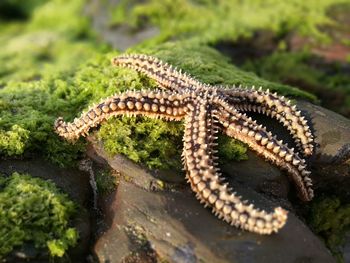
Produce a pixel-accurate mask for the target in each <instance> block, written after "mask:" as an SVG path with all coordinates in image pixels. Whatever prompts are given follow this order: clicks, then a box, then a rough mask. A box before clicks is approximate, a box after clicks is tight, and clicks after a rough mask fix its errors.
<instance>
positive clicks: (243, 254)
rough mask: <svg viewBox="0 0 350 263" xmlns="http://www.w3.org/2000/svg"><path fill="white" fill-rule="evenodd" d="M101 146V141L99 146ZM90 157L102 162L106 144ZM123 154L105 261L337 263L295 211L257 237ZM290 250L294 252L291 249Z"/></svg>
mask: <svg viewBox="0 0 350 263" xmlns="http://www.w3.org/2000/svg"><path fill="white" fill-rule="evenodd" d="M94 147H95V145H94ZM97 152H98V153H96V151H95V152H93V150H92V149H90V152H89V156H91V157H92V158H94V159H95V160H97V161H98V158H97V156H98V155H99V154H100V153H101V152H102V150H101V148H100V149H97ZM123 158H124V157H122V156H118V157H117V158H116V159H117V161H116V160H115V159H114V158H113V157H109V158H107V162H108V163H109V164H110V165H111V166H112V167H114V166H115V164H116V163H120V162H122V164H123V165H120V166H118V165H117V167H114V168H118V169H119V172H120V174H121V177H120V178H119V180H120V182H119V185H118V187H117V189H116V190H115V191H113V192H112V193H110V194H109V195H108V196H105V197H104V198H103V200H100V202H101V209H102V212H103V214H104V215H105V226H104V229H101V231H100V235H99V237H98V238H97V241H96V243H95V245H94V248H93V249H94V253H95V254H96V256H97V258H98V260H99V261H101V262H158V261H165V262H167V261H168V262H233V261H234V262H257V261H258V262H304V261H306V260H307V261H308V262H335V260H334V259H333V257H332V256H331V254H330V252H329V251H328V250H327V249H326V248H325V246H324V244H323V243H322V241H321V240H320V239H319V238H318V237H316V236H315V235H314V234H313V233H312V232H311V231H310V230H309V229H308V227H307V226H306V225H305V224H304V223H303V222H302V221H301V220H300V219H298V217H297V216H296V215H294V214H293V213H292V212H290V213H289V218H288V222H287V224H286V226H285V227H284V228H283V229H281V231H280V232H279V233H278V234H273V235H270V236H263V235H257V234H254V233H250V232H247V231H242V230H239V229H237V228H235V227H232V226H230V225H229V224H227V223H226V222H223V221H221V220H219V219H218V218H217V217H215V216H214V215H213V214H212V213H211V211H210V210H209V209H206V208H204V207H203V206H202V205H201V204H200V203H199V202H198V201H197V200H196V198H195V196H194V194H193V192H192V191H191V190H190V187H189V185H187V184H183V183H164V182H163V184H162V185H160V187H154V186H155V185H159V183H158V179H156V178H155V177H154V176H153V175H152V174H151V173H150V172H148V171H147V170H146V169H143V168H142V167H140V166H138V165H136V164H134V163H132V162H129V161H128V160H127V159H126V158H124V159H123ZM233 186H234V187H235V190H237V192H238V193H239V194H240V195H242V196H243V198H244V199H247V200H249V201H250V202H252V203H254V204H255V205H256V206H257V207H259V208H262V209H266V210H269V211H271V210H272V209H273V207H275V206H278V205H279V203H277V202H274V201H271V200H269V199H268V198H266V196H265V195H263V194H259V193H257V192H256V191H254V190H252V188H250V187H246V186H245V185H242V184H241V183H239V182H235V183H234V185H233ZM286 251H288V253H286Z"/></svg>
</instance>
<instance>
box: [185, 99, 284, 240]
mask: <svg viewBox="0 0 350 263" xmlns="http://www.w3.org/2000/svg"><path fill="white" fill-rule="evenodd" d="M188 109H189V112H188V114H187V115H186V116H185V133H184V152H183V159H184V164H185V167H186V169H187V179H188V181H189V182H190V184H191V188H192V190H193V191H194V192H195V193H196V197H197V198H198V199H199V200H200V201H201V203H204V204H205V206H210V207H212V210H213V212H214V213H215V214H216V215H218V216H219V218H223V219H224V220H225V221H226V222H228V223H230V224H231V225H235V226H237V227H241V228H242V229H245V230H249V231H252V232H256V233H259V234H271V233H273V232H277V231H278V230H279V229H280V228H282V227H283V226H284V224H285V223H286V220H287V211H285V210H284V209H282V208H281V207H278V208H275V210H274V212H273V213H267V212H265V211H263V210H258V209H256V208H254V206H253V205H252V204H251V205H247V204H246V202H245V201H242V200H241V199H240V197H239V196H237V195H236V193H234V192H233V191H232V189H230V188H229V187H228V186H227V183H223V182H222V179H221V178H220V177H219V175H220V174H219V169H218V168H216V167H215V166H216V164H215V163H214V160H215V156H214V153H215V150H214V146H215V139H216V137H215V133H216V132H217V128H216V127H215V125H214V120H213V117H212V112H211V109H210V105H209V104H208V103H206V102H205V100H204V99H202V100H201V101H199V102H196V105H195V106H193V105H189V106H188Z"/></svg>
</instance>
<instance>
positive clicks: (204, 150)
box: [55, 55, 313, 234]
mask: <svg viewBox="0 0 350 263" xmlns="http://www.w3.org/2000/svg"><path fill="white" fill-rule="evenodd" d="M112 64H113V65H115V66H121V67H128V68H131V69H135V70H137V71H138V72H141V73H143V74H146V75H147V76H149V77H150V78H152V79H154V80H155V81H156V82H157V84H158V86H159V87H160V88H161V89H158V90H141V91H126V92H124V93H120V94H115V95H113V96H110V97H108V98H106V99H105V100H103V101H102V102H100V103H99V104H97V105H93V106H92V107H90V108H89V109H88V110H87V111H86V112H83V113H82V114H81V116H80V117H78V118H75V119H74V121H73V122H70V123H67V122H65V121H64V120H63V119H62V118H61V117H59V118H58V119H57V120H56V121H55V130H56V132H57V133H58V134H59V135H60V136H61V137H63V138H65V139H67V140H70V141H74V140H76V139H78V138H79V137H80V136H85V135H87V134H88V132H89V130H90V129H91V128H92V127H96V126H98V125H99V124H100V123H102V122H103V121H105V120H107V119H109V118H111V117H113V116H117V115H126V116H140V115H142V116H147V117H150V118H160V119H163V120H173V121H180V120H184V137H183V142H184V147H183V153H182V158H183V163H184V166H185V170H186V171H187V172H186V177H187V180H188V182H189V183H190V185H191V188H192V190H193V191H194V192H195V193H196V197H197V199H199V200H200V202H201V203H204V205H205V206H210V207H211V208H212V210H213V212H214V213H215V214H216V215H217V216H218V217H219V218H222V219H223V220H225V221H226V222H228V223H230V224H231V225H234V226H237V227H240V228H242V229H245V230H248V231H251V232H256V233H259V234H271V233H274V232H278V231H279V229H281V228H282V227H283V226H284V225H285V223H286V221H287V211H286V210H284V209H283V208H281V207H277V208H275V209H274V211H273V212H270V213H268V212H266V211H264V210H260V209H258V208H255V207H254V205H252V204H248V202H247V201H243V200H242V198H241V197H240V196H238V195H237V194H236V193H235V192H234V191H233V189H232V188H230V187H229V185H228V184H227V183H225V182H224V181H223V178H222V175H221V173H220V170H219V168H218V164H217V163H216V160H217V157H216V156H215V154H216V153H217V151H216V150H215V146H216V145H217V144H216V139H217V133H218V132H219V130H222V131H223V132H224V133H225V134H227V135H228V136H230V137H233V138H235V139H238V140H240V141H242V142H244V143H246V144H247V145H248V146H249V147H250V148H251V149H252V150H254V151H256V152H257V154H259V155H261V156H263V157H264V158H265V159H267V160H269V161H270V162H272V163H274V164H275V165H277V166H278V167H279V168H281V169H283V170H286V171H287V173H288V175H289V176H290V178H291V180H292V181H293V182H294V183H295V184H296V187H297V190H298V194H299V197H300V198H301V199H302V200H303V201H310V200H311V199H312V198H313V190H312V181H311V178H310V177H309V175H310V172H309V171H308V170H307V169H306V161H305V160H304V159H303V156H305V157H306V156H310V155H311V154H312V152H313V136H312V133H311V130H310V127H309V126H308V125H307V121H306V120H305V118H304V117H303V116H302V114H301V112H300V111H298V110H297V109H296V107H295V106H293V105H291V103H290V101H288V100H286V99H285V98H283V97H279V96H278V95H277V94H272V93H270V92H269V91H263V90H262V89H261V88H260V89H259V90H256V89H255V88H254V87H253V88H250V89H248V88H242V87H240V86H239V87H235V86H234V87H230V88H225V87H222V86H212V85H208V84H204V83H201V82H199V81H198V80H196V79H195V78H192V77H190V76H189V75H188V74H184V73H182V72H181V71H180V70H177V69H176V68H173V67H172V66H170V65H168V64H166V63H163V62H162V61H160V60H158V59H157V58H154V57H151V56H147V55H122V56H119V57H116V58H114V59H112ZM248 111H257V112H259V113H263V114H266V115H268V116H270V117H272V118H275V119H277V120H278V121H279V122H281V123H282V124H283V125H284V126H286V128H287V129H288V130H289V131H290V134H291V135H292V136H293V138H294V140H295V143H296V145H297V148H298V151H299V152H300V155H299V153H298V152H296V151H295V150H294V149H290V148H289V147H288V146H287V145H286V144H284V143H283V141H281V140H278V139H277V138H276V136H273V134H272V133H271V132H269V131H267V129H266V128H265V127H263V126H262V125H259V124H258V123H257V122H256V121H254V120H252V118H250V117H248V116H247V115H246V114H245V112H248Z"/></svg>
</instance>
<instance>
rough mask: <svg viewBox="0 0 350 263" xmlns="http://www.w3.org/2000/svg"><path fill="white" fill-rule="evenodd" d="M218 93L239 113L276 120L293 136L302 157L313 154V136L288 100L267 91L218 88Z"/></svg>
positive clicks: (302, 117)
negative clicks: (257, 114) (259, 115)
mask: <svg viewBox="0 0 350 263" xmlns="http://www.w3.org/2000/svg"><path fill="white" fill-rule="evenodd" d="M220 92H221V93H222V94H224V95H226V97H227V99H228V100H229V101H230V103H231V101H232V103H231V104H232V105H233V106H234V107H235V108H236V109H238V110H239V111H241V112H248V111H253V112H258V113H262V114H265V115H267V116H269V117H272V118H275V119H277V120H278V121H279V122H280V123H282V124H283V125H284V126H285V127H286V128H287V129H288V130H289V132H290V134H291V135H292V136H293V138H294V140H295V143H296V145H297V147H298V149H300V150H301V152H302V153H303V154H304V156H310V155H312V153H313V147H314V146H313V142H314V140H313V136H312V132H311V129H310V127H309V126H308V123H307V120H306V119H305V117H304V116H302V114H301V112H300V111H299V110H298V109H297V108H296V106H295V105H291V103H290V101H289V100H286V99H285V98H284V97H283V96H278V95H277V94H276V93H271V92H269V90H266V91H264V90H262V89H261V88H259V89H258V90H256V89H255V88H254V87H252V88H241V87H235V86H234V87H232V88H220Z"/></svg>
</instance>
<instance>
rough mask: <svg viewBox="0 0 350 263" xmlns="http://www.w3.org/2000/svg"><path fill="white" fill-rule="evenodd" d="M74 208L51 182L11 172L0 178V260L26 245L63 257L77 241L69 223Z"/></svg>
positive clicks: (75, 233)
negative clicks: (32, 243)
mask: <svg viewBox="0 0 350 263" xmlns="http://www.w3.org/2000/svg"><path fill="white" fill-rule="evenodd" d="M75 211H76V205H75V204H74V203H73V202H72V201H70V200H69V198H68V196H67V195H65V194H62V193H61V192H60V191H59V190H58V189H57V188H56V186H55V185H54V184H53V183H52V182H50V181H44V180H41V179H39V178H33V177H30V176H29V175H22V174H18V173H13V174H12V176H10V177H8V178H5V177H3V176H1V177H0V260H1V259H3V258H4V257H5V256H6V255H7V254H8V253H9V252H11V251H12V250H13V249H14V248H16V247H19V246H21V245H22V244H23V243H25V242H34V244H35V246H36V247H37V248H46V249H47V250H48V251H49V252H50V255H51V256H59V257H62V256H63V255H64V253H65V252H66V250H67V249H68V247H70V246H74V245H75V244H76V242H77V240H78V233H77V231H76V229H74V228H70V227H69V221H70V220H71V218H72V216H73V214H74V213H75Z"/></svg>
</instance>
